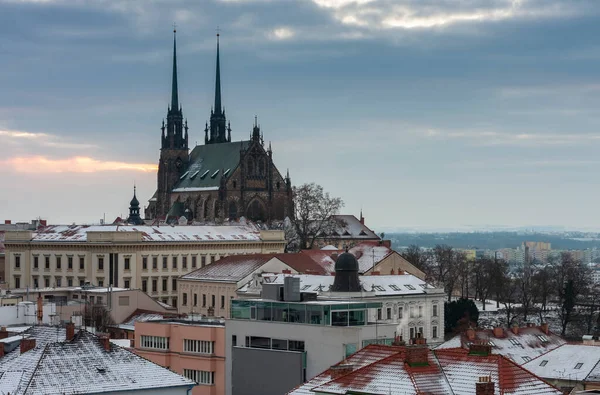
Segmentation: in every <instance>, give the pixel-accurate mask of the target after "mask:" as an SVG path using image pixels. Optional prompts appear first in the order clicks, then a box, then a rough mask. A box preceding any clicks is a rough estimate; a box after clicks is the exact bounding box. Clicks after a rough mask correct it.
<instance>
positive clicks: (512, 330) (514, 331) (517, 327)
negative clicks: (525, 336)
mask: <svg viewBox="0 0 600 395" xmlns="http://www.w3.org/2000/svg"><path fill="white" fill-rule="evenodd" d="M510 330H511V332H512V333H514V334H515V335H518V334H519V325H517V324H514V325H513V326H512V328H510Z"/></svg>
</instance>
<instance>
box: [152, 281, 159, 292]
mask: <svg viewBox="0 0 600 395" xmlns="http://www.w3.org/2000/svg"><path fill="white" fill-rule="evenodd" d="M152 292H158V280H157V279H155V278H153V279H152Z"/></svg>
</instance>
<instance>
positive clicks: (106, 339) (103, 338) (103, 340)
mask: <svg viewBox="0 0 600 395" xmlns="http://www.w3.org/2000/svg"><path fill="white" fill-rule="evenodd" d="M97 335H98V340H100V344H102V347H103V348H104V350H105V351H110V335H109V334H108V333H98V334H97Z"/></svg>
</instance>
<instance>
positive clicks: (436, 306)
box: [431, 304, 438, 317]
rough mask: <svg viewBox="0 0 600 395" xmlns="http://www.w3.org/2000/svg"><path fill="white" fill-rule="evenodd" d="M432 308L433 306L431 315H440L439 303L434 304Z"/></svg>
mask: <svg viewBox="0 0 600 395" xmlns="http://www.w3.org/2000/svg"><path fill="white" fill-rule="evenodd" d="M431 308H432V313H431V316H432V317H437V316H438V305H437V304H434V305H433V306H432V307H431Z"/></svg>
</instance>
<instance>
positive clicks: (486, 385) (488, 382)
mask: <svg viewBox="0 0 600 395" xmlns="http://www.w3.org/2000/svg"><path fill="white" fill-rule="evenodd" d="M494 390H495V389H494V382H493V381H492V378H491V377H490V376H483V377H480V378H479V382H478V383H476V384H475V394H476V395H494Z"/></svg>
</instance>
